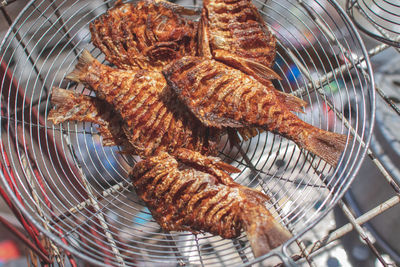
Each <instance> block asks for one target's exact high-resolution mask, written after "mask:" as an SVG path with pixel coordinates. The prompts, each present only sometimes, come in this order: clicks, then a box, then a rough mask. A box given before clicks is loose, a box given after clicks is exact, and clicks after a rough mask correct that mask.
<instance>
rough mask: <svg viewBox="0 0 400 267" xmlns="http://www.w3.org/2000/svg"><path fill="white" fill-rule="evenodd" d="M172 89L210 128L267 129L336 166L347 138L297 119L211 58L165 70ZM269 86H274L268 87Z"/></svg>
mask: <svg viewBox="0 0 400 267" xmlns="http://www.w3.org/2000/svg"><path fill="white" fill-rule="evenodd" d="M163 73H164V76H165V78H166V80H167V82H168V84H169V86H170V87H171V88H172V89H173V90H174V91H175V92H176V94H177V95H178V97H179V98H180V99H181V100H182V102H184V103H185V104H186V106H187V107H188V108H189V109H190V110H191V111H192V113H193V114H194V115H195V116H196V117H197V118H198V119H199V120H200V121H201V122H202V123H204V125H206V126H209V127H219V128H222V127H233V128H241V127H263V128H264V129H266V130H268V131H271V132H274V133H277V134H280V135H282V136H284V137H286V138H288V139H290V140H292V141H294V142H295V143H297V145H299V146H300V147H301V148H304V149H307V150H308V151H310V152H312V153H314V154H316V155H318V156H319V157H321V158H323V159H324V160H325V161H326V162H328V163H329V164H331V165H333V166H336V165H337V163H338V160H339V159H340V156H341V154H342V152H343V150H344V148H345V144H346V140H347V136H346V135H341V134H337V133H332V132H328V131H324V130H321V129H319V128H317V127H314V126H312V125H310V124H308V123H306V122H304V121H302V120H300V119H299V118H298V117H297V116H296V115H294V114H293V113H292V112H291V111H290V110H289V109H288V108H287V107H286V106H285V105H284V104H282V102H281V101H280V100H279V98H278V97H277V96H276V94H275V93H274V92H273V90H266V89H265V86H264V85H263V84H261V83H260V82H258V81H257V80H256V79H254V78H253V77H252V76H249V75H246V74H245V73H243V72H241V71H239V70H236V69H234V68H231V67H229V66H226V65H224V64H223V63H220V62H217V61H215V60H212V59H204V58H200V57H184V58H182V59H180V60H177V61H175V62H174V63H173V64H171V65H169V66H168V68H166V69H164V71H163ZM270 86H271V87H273V85H272V83H271V82H270Z"/></svg>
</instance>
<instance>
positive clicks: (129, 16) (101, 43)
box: [90, 0, 197, 70]
mask: <svg viewBox="0 0 400 267" xmlns="http://www.w3.org/2000/svg"><path fill="white" fill-rule="evenodd" d="M185 12H186V13H190V11H188V10H187V9H184V8H182V7H180V6H178V5H175V4H172V3H168V2H167V1H160V0H158V1H150V0H149V1H140V2H138V3H136V4H133V3H125V4H124V3H120V2H118V3H117V4H116V5H115V7H113V8H111V9H109V10H108V11H107V13H105V14H104V15H102V16H100V17H99V18H98V19H96V20H94V21H93V22H92V23H91V24H90V31H91V34H92V42H93V44H94V45H95V46H96V47H98V48H99V49H100V50H101V51H102V52H103V53H104V54H105V56H106V59H107V60H108V61H109V62H111V63H113V64H114V65H116V66H117V67H119V68H121V69H127V70H137V69H148V70H161V68H162V67H163V66H164V65H166V64H168V63H169V62H170V61H172V60H174V59H178V58H180V57H182V56H183V55H195V53H196V47H197V46H196V42H197V39H196V38H197V23H195V22H194V21H192V20H190V19H187V18H185V17H183V16H181V14H182V13H185Z"/></svg>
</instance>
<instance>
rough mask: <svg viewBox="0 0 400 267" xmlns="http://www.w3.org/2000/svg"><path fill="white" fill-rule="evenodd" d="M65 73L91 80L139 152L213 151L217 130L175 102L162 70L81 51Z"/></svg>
mask: <svg viewBox="0 0 400 267" xmlns="http://www.w3.org/2000/svg"><path fill="white" fill-rule="evenodd" d="M67 78H69V79H71V80H74V81H79V82H82V83H84V84H86V85H88V86H90V87H91V88H92V89H93V90H94V91H95V92H96V94H97V96H98V97H99V98H101V99H102V100H103V101H104V102H106V103H108V104H109V105H110V106H111V109H112V110H115V112H116V113H117V114H118V115H119V116H120V118H121V123H120V125H121V128H122V130H123V132H124V134H125V136H126V138H127V140H128V141H129V143H130V144H131V146H132V147H133V148H134V149H135V152H136V153H137V154H138V155H139V156H142V157H148V156H151V155H155V154H156V153H158V152H160V151H167V152H170V153H173V152H174V151H175V150H176V149H177V148H180V147H183V148H188V149H192V150H194V151H199V152H201V153H204V154H215V153H216V144H217V143H216V141H217V140H218V138H219V131H218V130H217V129H213V128H209V127H206V126H204V125H203V124H202V123H201V122H200V121H199V120H197V119H196V117H194V116H193V115H192V114H191V113H190V112H189V111H188V110H187V109H186V107H185V106H184V105H182V104H181V103H180V102H179V100H178V99H177V97H176V96H175V94H174V92H173V91H172V90H171V89H170V88H169V87H168V86H167V84H166V81H165V79H164V76H163V75H162V74H161V73H160V72H156V71H147V70H138V71H133V70H118V69H113V68H111V67H108V66H105V65H102V64H101V63H100V62H98V61H97V60H95V59H94V58H93V57H92V56H91V55H90V54H89V52H87V51H84V52H83V53H82V56H81V58H80V59H79V62H78V64H77V67H76V69H75V70H74V71H73V72H72V73H71V74H69V75H68V76H67ZM81 119H83V118H81Z"/></svg>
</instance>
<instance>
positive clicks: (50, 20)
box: [0, 0, 375, 266]
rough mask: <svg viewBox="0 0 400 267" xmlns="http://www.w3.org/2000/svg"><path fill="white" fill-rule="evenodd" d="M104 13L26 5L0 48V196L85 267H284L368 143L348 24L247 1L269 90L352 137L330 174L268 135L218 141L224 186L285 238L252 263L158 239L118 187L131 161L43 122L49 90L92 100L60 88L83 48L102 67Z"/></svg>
mask: <svg viewBox="0 0 400 267" xmlns="http://www.w3.org/2000/svg"><path fill="white" fill-rule="evenodd" d="M178 3H180V2H178ZM112 4H113V1H100V0H97V1H82V0H81V1H70V0H63V1H57V2H53V1H46V0H40V1H38V0H32V1H30V2H29V4H28V5H27V6H26V7H25V8H24V10H23V11H22V12H21V14H20V15H19V16H18V18H17V19H16V20H15V22H14V23H13V25H12V27H11V28H10V30H9V31H8V33H7V35H6V38H5V39H4V41H3V42H2V44H1V46H0V59H1V60H2V61H3V62H2V63H4V66H5V69H4V71H5V72H7V73H10V79H12V80H13V81H15V85H14V86H12V85H10V84H9V83H8V82H7V81H6V80H5V79H3V80H2V81H0V83H1V93H2V94H1V95H2V102H1V109H2V110H4V114H2V117H1V118H0V122H1V137H2V141H3V146H4V147H5V148H6V149H5V151H4V153H5V154H6V156H7V157H8V158H9V159H10V168H9V169H7V172H8V173H12V174H13V175H14V176H15V178H16V179H15V183H14V184H13V186H14V187H15V188H17V192H16V191H13V189H12V187H11V186H10V184H9V183H8V182H7V181H6V179H5V174H4V173H1V175H0V177H1V179H2V181H3V182H4V184H5V185H6V188H7V191H8V193H9V195H10V197H11V198H12V199H13V200H14V202H15V203H16V205H17V206H18V207H19V208H20V209H21V211H22V212H23V213H24V214H25V215H26V216H27V217H28V218H29V219H30V220H31V221H32V222H33V223H34V224H35V225H36V226H37V227H38V228H39V229H40V230H41V231H42V232H43V233H45V235H46V236H48V237H49V238H50V240H51V241H52V242H54V243H56V244H57V245H58V246H60V247H62V248H64V249H67V250H68V251H71V252H72V253H73V254H74V255H77V256H78V257H81V258H83V259H85V260H87V261H89V262H92V263H95V264H101V265H104V264H105V265H122V266H130V265H132V266H133V265H137V264H138V263H140V262H153V263H164V264H166V263H170V264H174V265H176V264H187V265H195V264H198V265H202V266H204V265H206V266H213V265H215V266H218V265H223V264H225V265H227V264H232V265H248V264H252V263H255V262H260V261H262V260H265V259H267V261H268V259H270V258H273V257H276V256H278V257H280V258H282V260H284V261H285V262H289V261H290V260H289V257H290V255H292V254H293V253H294V251H297V250H298V249H299V248H298V246H300V248H301V247H302V244H301V242H300V241H298V240H297V239H298V238H299V237H300V236H301V235H302V234H304V233H305V232H306V231H307V230H308V229H309V228H311V227H312V226H313V225H315V224H316V223H317V222H318V221H319V220H320V219H322V218H323V216H324V215H325V214H326V213H327V212H328V211H329V210H330V209H331V208H332V207H333V206H334V205H335V204H336V202H337V201H338V200H339V199H340V198H341V197H342V195H343V194H344V192H345V191H346V189H347V188H348V187H349V185H350V184H351V181H352V179H353V178H354V175H355V174H356V172H357V170H358V168H359V167H360V164H361V161H362V159H363V158H364V156H365V153H366V149H367V146H368V144H369V140H370V136H371V132H372V127H373V118H374V99H375V98H374V91H373V84H374V82H373V76H372V70H371V67H370V64H369V61H368V55H367V52H366V50H365V48H364V45H363V43H362V41H361V39H360V37H359V35H358V34H357V32H356V31H355V29H354V26H353V25H352V23H351V22H350V20H349V18H348V17H347V16H346V14H345V13H344V12H343V10H342V9H341V8H340V7H339V6H338V5H337V4H336V2H334V1H327V0H326V1H311V0H310V1H306V2H303V1H301V0H298V1H295V0H284V1H275V0H270V1H268V2H262V1H255V4H256V5H257V7H258V8H259V9H260V13H261V14H262V16H263V18H264V19H265V20H266V22H267V24H268V25H269V26H270V28H271V29H272V30H273V31H274V33H275V34H276V36H277V39H278V45H279V47H278V52H277V60H276V62H277V63H276V66H275V70H276V71H277V72H278V74H279V75H280V76H281V77H282V78H283V79H282V80H281V81H277V82H276V83H275V86H276V87H277V88H278V89H280V90H283V91H285V92H288V93H292V94H295V95H297V96H300V97H301V98H303V99H304V100H305V101H307V102H308V103H309V106H308V107H307V108H306V110H305V111H306V113H305V114H300V115H299V116H300V117H301V118H302V119H303V120H305V121H307V122H309V123H311V124H313V125H315V126H318V127H320V128H322V129H329V130H331V131H335V132H338V133H344V134H348V136H350V135H351V136H353V138H352V139H349V140H348V143H347V145H346V150H345V153H344V156H343V158H342V159H341V161H340V163H339V166H338V167H337V168H335V169H334V168H332V167H331V166H329V165H328V164H326V163H325V162H324V161H322V160H320V159H319V158H317V157H314V156H313V155H311V154H310V153H308V152H307V151H302V150H300V149H299V148H298V147H297V146H295V145H294V144H293V143H292V142H290V141H288V140H286V139H284V138H281V137H279V136H276V135H273V134H271V133H261V134H259V135H257V136H256V137H254V138H252V139H250V140H248V141H242V142H241V143H240V144H237V145H234V146H231V145H230V144H229V143H228V142H227V139H226V138H225V139H224V140H223V141H221V145H220V156H221V157H222V158H223V159H224V160H225V161H226V162H229V163H230V164H232V165H234V166H236V167H238V168H239V169H240V170H241V173H239V174H237V175H235V176H234V179H235V180H236V181H238V182H239V183H241V184H244V185H246V186H250V187H254V188H257V189H260V190H263V191H264V192H266V193H267V194H268V195H269V196H270V197H271V201H270V203H268V205H269V207H270V208H271V210H272V211H273V214H274V216H275V217H276V218H277V219H278V220H279V221H281V222H282V223H284V224H285V225H286V227H287V228H288V229H289V230H290V231H292V232H293V233H294V237H293V239H292V240H291V241H289V242H287V244H286V245H285V246H284V247H283V250H281V251H273V252H271V253H270V254H269V255H265V256H264V257H261V258H258V259H254V256H253V254H252V252H251V249H250V247H249V244H248V242H247V238H246V236H245V234H242V235H241V236H240V237H238V238H237V239H234V240H224V239H221V238H219V237H215V236H211V235H209V234H198V235H193V234H191V233H178V232H170V233H168V232H164V231H162V230H161V229H160V228H159V226H158V225H157V224H156V223H155V221H154V220H153V219H152V218H151V214H150V212H149V211H148V210H147V209H146V208H145V206H144V205H143V203H142V202H141V201H140V200H139V199H138V198H137V197H136V195H135V193H134V191H133V188H132V187H131V186H130V181H129V180H128V178H127V174H128V172H129V170H130V168H131V167H132V166H133V165H134V163H135V162H136V161H137V160H138V158H137V157H133V156H129V155H124V154H121V153H120V151H119V149H118V148H117V147H103V146H102V145H101V140H100V137H99V135H98V134H97V130H96V125H92V124H90V123H75V122H68V123H64V124H62V125H52V124H51V123H50V122H48V121H47V120H46V117H47V114H48V112H49V110H50V109H51V104H50V93H51V88H52V87H53V86H57V87H63V88H69V89H71V90H76V91H79V92H81V93H83V94H91V92H90V90H88V89H87V88H84V87H83V86H82V85H77V84H75V83H71V82H69V81H67V80H65V79H64V78H65V76H66V74H67V73H69V72H70V71H71V70H72V69H73V67H74V65H75V64H76V60H77V58H78V56H79V54H80V53H81V51H82V50H83V49H88V50H90V51H91V53H92V54H93V55H95V56H97V58H98V59H99V60H100V61H104V56H103V55H102V54H101V53H100V51H99V50H98V49H96V48H94V47H93V45H92V44H91V43H90V33H89V31H88V25H89V23H90V22H91V21H92V20H93V19H95V18H96V17H98V16H99V15H101V14H102V13H104V12H105V11H106V10H107V9H108V8H109V7H110V6H112ZM184 4H187V5H191V7H193V8H200V7H201V3H196V2H194V3H184ZM364 67H365V69H364ZM345 111H347V112H346V115H344V114H345ZM1 161H2V162H5V155H2V158H1ZM17 193H18V194H17ZM17 195H20V199H21V200H19V197H17ZM294 241H297V242H294Z"/></svg>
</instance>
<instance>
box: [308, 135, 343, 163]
mask: <svg viewBox="0 0 400 267" xmlns="http://www.w3.org/2000/svg"><path fill="white" fill-rule="evenodd" d="M347 138H348V137H347V135H343V134H338V133H333V132H328V131H324V130H319V131H317V132H316V133H314V134H312V135H311V136H310V137H309V139H308V141H307V142H306V145H305V147H304V148H305V149H307V150H309V151H310V152H312V153H314V154H315V155H317V156H319V157H321V158H322V159H323V160H325V161H326V162H327V163H329V164H330V165H332V166H334V167H336V165H337V164H338V162H339V159H340V156H341V155H342V153H343V150H344V149H345V146H346V142H347Z"/></svg>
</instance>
